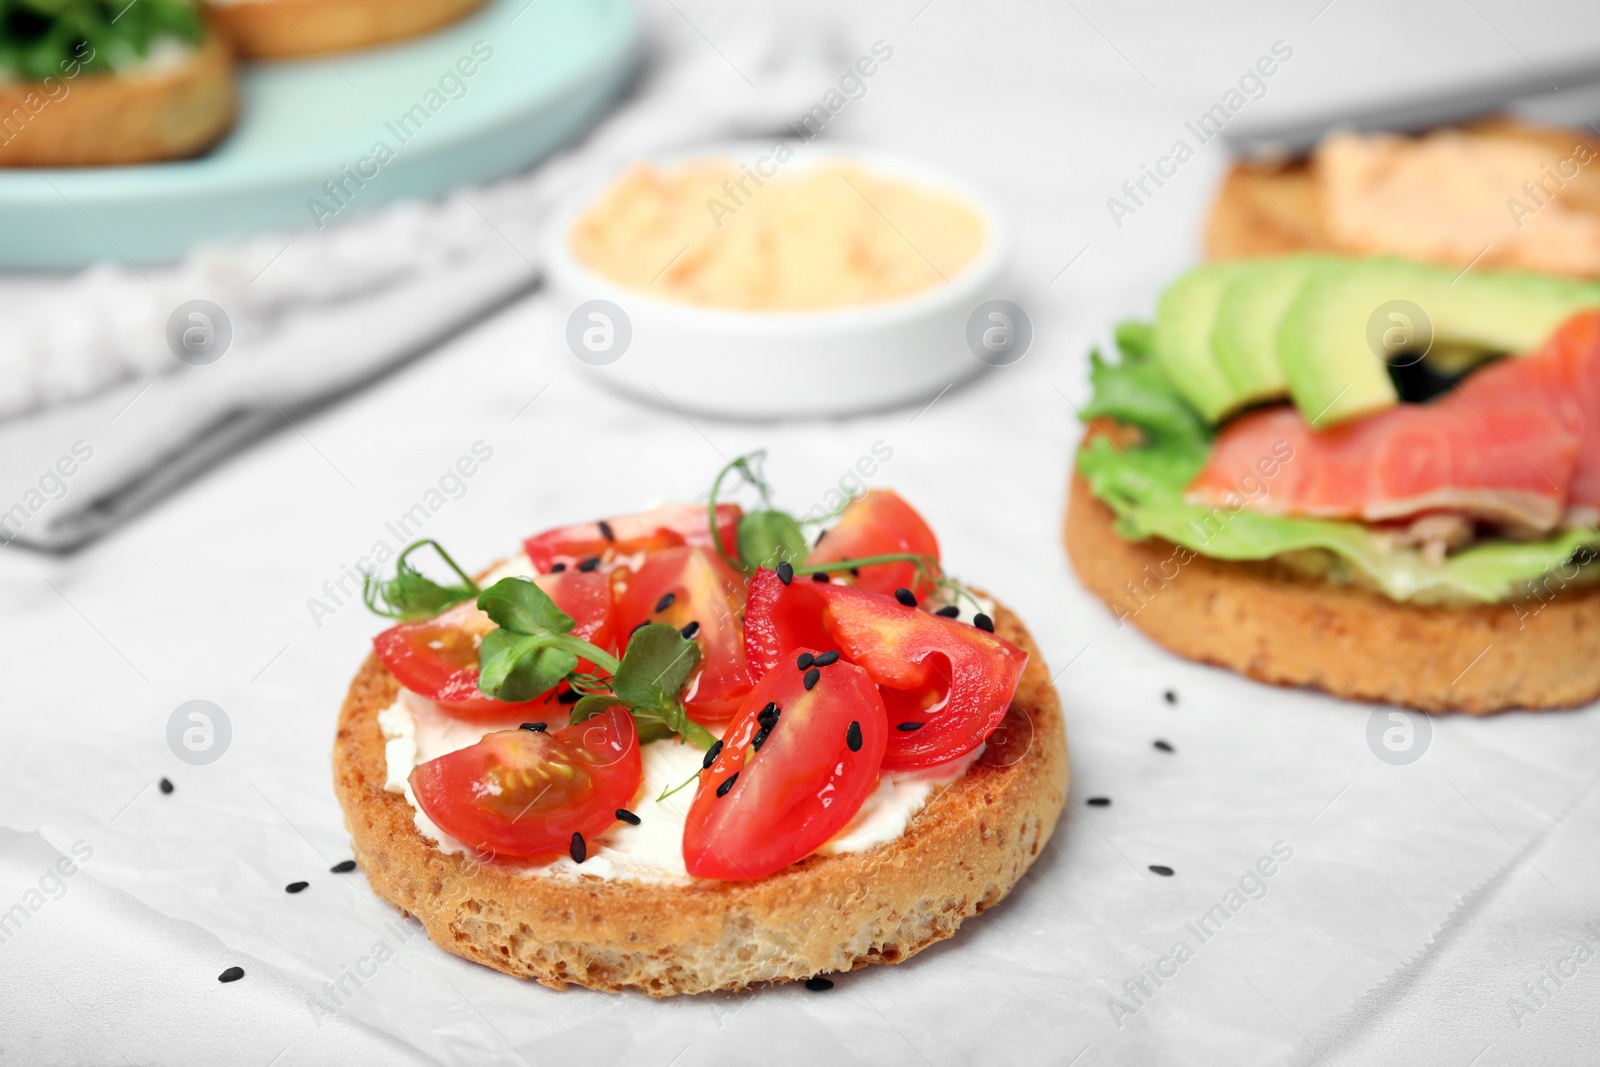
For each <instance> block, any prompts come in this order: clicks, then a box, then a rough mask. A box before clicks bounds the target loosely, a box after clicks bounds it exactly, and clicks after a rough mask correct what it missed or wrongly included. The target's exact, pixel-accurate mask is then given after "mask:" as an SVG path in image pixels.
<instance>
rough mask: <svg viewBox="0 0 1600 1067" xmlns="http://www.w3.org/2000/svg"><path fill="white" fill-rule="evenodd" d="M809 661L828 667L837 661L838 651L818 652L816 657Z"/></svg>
mask: <svg viewBox="0 0 1600 1067" xmlns="http://www.w3.org/2000/svg"><path fill="white" fill-rule="evenodd" d="M811 662H812V663H815V664H816V665H817V666H818V667H830V666H832V665H833V664H835V663H838V662H839V653H837V652H834V651H828V652H822V653H819V654H818V655H817V658H816V659H814V660H812V661H811Z"/></svg>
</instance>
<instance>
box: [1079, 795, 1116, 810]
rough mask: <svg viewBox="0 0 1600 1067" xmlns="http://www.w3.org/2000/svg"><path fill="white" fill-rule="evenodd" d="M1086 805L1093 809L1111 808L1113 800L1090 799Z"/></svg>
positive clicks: (1102, 798)
mask: <svg viewBox="0 0 1600 1067" xmlns="http://www.w3.org/2000/svg"><path fill="white" fill-rule="evenodd" d="M1085 803H1087V804H1088V805H1089V806H1090V807H1091V808H1109V807H1110V806H1111V798H1110V797H1090V798H1089V799H1088V800H1087V801H1086V802H1085Z"/></svg>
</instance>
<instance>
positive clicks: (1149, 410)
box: [1078, 323, 1600, 603]
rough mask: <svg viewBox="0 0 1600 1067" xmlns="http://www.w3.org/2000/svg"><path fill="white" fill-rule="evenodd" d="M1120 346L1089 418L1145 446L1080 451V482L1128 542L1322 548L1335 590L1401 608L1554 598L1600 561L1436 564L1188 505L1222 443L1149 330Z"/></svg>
mask: <svg viewBox="0 0 1600 1067" xmlns="http://www.w3.org/2000/svg"><path fill="white" fill-rule="evenodd" d="M1117 347H1118V349H1119V350H1120V352H1121V360H1120V362H1118V363H1111V362H1108V361H1107V360H1105V359H1104V358H1102V357H1101V355H1100V354H1099V353H1098V352H1095V353H1092V354H1091V356H1090V372H1089V373H1090V381H1091V383H1092V385H1093V386H1094V396H1093V398H1092V399H1091V400H1090V402H1089V404H1088V405H1087V406H1086V407H1085V408H1084V412H1083V414H1084V417H1085V418H1086V419H1097V418H1104V419H1114V420H1116V421H1117V422H1120V423H1123V424H1125V425H1128V426H1133V427H1137V428H1138V429H1139V430H1140V431H1141V433H1142V440H1141V441H1140V442H1139V443H1138V444H1125V445H1118V444H1115V443H1113V442H1112V441H1111V440H1110V439H1108V438H1105V437H1096V438H1094V439H1093V440H1090V441H1088V442H1087V443H1086V444H1085V445H1084V447H1083V448H1081V449H1080V450H1079V452H1078V472H1079V473H1080V474H1082V475H1083V477H1084V480H1085V481H1086V482H1087V483H1088V485H1089V488H1090V490H1091V491H1092V492H1093V493H1094V495H1095V496H1096V497H1098V498H1099V499H1100V500H1101V501H1103V502H1104V503H1105V504H1106V505H1107V506H1108V507H1110V508H1111V510H1112V511H1113V512H1114V513H1115V514H1116V516H1117V532H1118V533H1119V534H1121V535H1122V536H1123V537H1125V538H1127V539H1128V540H1130V541H1142V540H1146V539H1148V538H1151V537H1159V538H1161V539H1163V540H1166V541H1170V542H1172V543H1173V544H1177V545H1182V546H1183V547H1184V548H1187V549H1190V550H1191V551H1194V552H1196V553H1198V554H1200V555H1203V556H1209V557H1211V558H1212V559H1224V560H1264V559H1271V558H1273V557H1275V556H1283V555H1285V554H1288V553H1301V552H1307V551H1310V550H1320V552H1321V553H1326V564H1327V576H1328V577H1329V578H1330V579H1331V580H1335V581H1341V580H1365V581H1366V582H1367V583H1369V584H1371V585H1373V586H1375V587H1376V588H1378V589H1379V590H1381V591H1382V592H1383V593H1384V594H1385V595H1387V596H1389V597H1391V598H1393V599H1395V600H1420V601H1430V602H1461V601H1468V602H1480V603H1494V602H1498V601H1503V600H1511V599H1515V598H1518V597H1527V596H1542V595H1543V591H1544V590H1547V589H1549V588H1552V587H1554V588H1557V589H1559V588H1560V587H1563V586H1565V585H1566V584H1567V583H1568V582H1570V581H1571V580H1572V579H1573V577H1574V576H1575V574H1576V571H1577V568H1578V565H1580V564H1587V563H1590V562H1592V561H1593V560H1594V559H1595V549H1596V548H1597V547H1600V532H1597V531H1595V530H1593V529H1580V530H1567V531H1562V532H1561V533H1559V534H1557V535H1555V536H1553V537H1550V538H1548V539H1546V540H1543V541H1537V542H1529V543H1523V542H1513V541H1489V542H1484V543H1482V544H1478V545H1475V546H1473V547H1471V548H1468V549H1466V550H1464V551H1462V552H1458V553H1456V554H1454V555H1452V556H1450V557H1449V558H1448V559H1446V560H1445V562H1444V563H1442V564H1436V563H1431V562H1429V561H1428V560H1427V559H1426V558H1424V557H1423V555H1422V553H1421V552H1419V551H1417V550H1416V549H1411V548H1390V547H1387V546H1386V545H1385V544H1384V543H1383V540H1382V539H1381V538H1380V537H1379V536H1378V535H1376V534H1375V533H1374V532H1373V531H1372V530H1370V529H1369V528H1368V527H1366V526H1364V525H1362V524H1360V523H1356V522H1339V521H1334V520H1328V519H1301V518H1285V517H1281V516H1275V515H1263V514H1257V513H1255V512H1252V511H1249V510H1247V509H1245V508H1243V507H1240V508H1239V509H1237V510H1235V509H1232V508H1229V507H1227V506H1218V507H1210V508H1208V507H1201V506H1199V505H1195V504H1186V503H1184V501H1183V491H1184V488H1185V487H1186V486H1188V484H1189V483H1190V482H1191V481H1193V480H1194V478H1195V476H1196V475H1198V474H1199V473H1200V471H1201V469H1202V468H1203V467H1204V466H1205V463H1206V459H1207V457H1208V456H1209V455H1210V452H1211V441H1212V435H1211V433H1210V431H1209V430H1208V429H1207V428H1206V426H1205V424H1204V423H1203V422H1202V421H1201V419H1200V417H1199V415H1198V414H1196V413H1195V412H1194V411H1193V410H1192V409H1190V408H1189V407H1188V405H1187V404H1186V402H1185V401H1184V400H1183V399H1182V398H1181V397H1180V396H1179V394H1178V392H1177V391H1176V390H1175V389H1173V387H1172V385H1171V383H1170V382H1168V381H1167V379H1166V377H1165V375H1164V374H1163V373H1162V371H1161V369H1160V367H1159V366H1157V364H1156V362H1155V359H1154V356H1153V355H1152V353H1151V350H1150V346H1149V327H1148V326H1145V325H1143V324H1139V323H1130V324H1125V325H1123V326H1121V327H1119V328H1118V330H1117ZM1242 503H1243V501H1242V500H1241V504H1242Z"/></svg>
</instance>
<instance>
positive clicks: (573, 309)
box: [545, 141, 1008, 419]
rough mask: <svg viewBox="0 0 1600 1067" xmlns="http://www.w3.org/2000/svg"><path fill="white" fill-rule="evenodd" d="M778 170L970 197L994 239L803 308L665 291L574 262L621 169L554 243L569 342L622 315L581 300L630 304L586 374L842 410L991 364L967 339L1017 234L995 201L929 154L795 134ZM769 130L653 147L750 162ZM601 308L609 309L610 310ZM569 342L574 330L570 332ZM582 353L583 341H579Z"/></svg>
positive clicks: (748, 400) (802, 409) (941, 383)
mask: <svg viewBox="0 0 1600 1067" xmlns="http://www.w3.org/2000/svg"><path fill="white" fill-rule="evenodd" d="M793 147H794V149H795V154H794V156H793V158H791V159H789V160H788V161H787V162H785V163H784V164H782V169H781V171H780V173H781V174H784V175H793V174H800V173H804V171H805V170H807V169H811V168H815V167H817V166H820V165H822V164H826V163H830V162H835V161H841V160H843V161H849V162H853V163H856V164H858V165H859V166H860V167H862V169H864V170H867V171H869V172H871V173H873V174H876V175H881V176H886V177H900V178H904V179H906V180H907V181H909V182H911V183H913V184H916V185H920V186H923V187H926V188H933V189H939V190H941V191H944V192H946V193H949V194H951V195H953V196H954V197H956V198H957V199H959V200H961V201H962V202H964V203H965V204H967V205H968V206H970V207H971V208H972V209H973V210H974V211H976V212H977V213H978V214H979V215H980V216H981V217H982V218H983V220H984V222H985V223H986V226H987V232H988V243H987V244H986V246H985V247H984V249H983V251H982V252H981V253H980V254H979V256H978V258H977V259H976V260H975V261H974V262H972V263H971V264H969V265H968V266H967V267H966V268H965V269H964V270H963V271H962V272H961V273H960V274H957V275H955V276H954V277H952V278H950V279H949V281H947V282H945V283H943V284H941V285H939V286H937V287H936V288H933V289H929V290H925V291H923V292H920V293H916V294H914V295H912V296H909V297H905V298H901V299H897V300H892V301H887V302H884V303H881V304H871V305H867V306H860V307H850V308H841V309H838V310H824V311H800V312H787V311H780V312H762V311H735V310H723V309H719V308H708V307H703V306H699V305H695V304H688V303H684V302H681V301H676V300H669V299H664V298H661V297H657V296H652V295H650V294H647V293H642V292H640V291H638V290H636V289H630V288H627V287H625V286H622V285H619V284H617V283H616V282H613V281H611V280H609V279H607V278H604V277H602V276H601V275H599V274H597V273H595V272H594V271H592V270H590V269H589V268H588V267H586V266H584V265H583V264H581V263H579V262H578V261H577V259H576V258H574V256H573V254H572V249H571V245H570V242H569V240H568V234H569V232H570V230H571V227H572V223H573V221H574V220H575V219H576V218H577V216H578V215H579V214H580V213H581V212H582V211H583V209H584V208H585V207H587V206H588V205H589V203H591V202H592V201H593V200H594V198H595V197H596V196H598V195H599V193H600V192H601V191H602V190H603V189H605V188H606V187H607V186H608V185H609V184H610V183H611V181H613V180H615V178H616V177H617V175H615V174H611V175H607V176H606V179H605V180H604V181H601V182H597V183H596V184H595V185H594V186H593V187H591V188H587V189H585V190H584V193H583V195H582V196H579V197H574V198H572V199H571V200H570V201H569V202H568V203H567V204H565V205H564V206H563V208H562V209H561V210H559V211H557V212H556V214H555V215H554V216H553V218H552V222H551V225H550V227H549V230H548V232H547V235H546V241H545V264H546V267H547V273H548V275H549V278H550V282H551V285H552V288H553V289H554V292H555V297H556V300H557V302H558V306H559V307H560V309H561V322H562V323H563V324H564V325H565V326H566V327H567V334H566V336H563V337H560V338H556V339H554V340H555V342H556V344H557V345H558V349H559V350H561V351H565V350H566V349H567V348H568V347H569V339H575V338H577V337H580V336H581V335H582V331H583V330H584V329H585V327H586V326H588V327H590V328H594V329H596V330H597V331H598V332H596V333H594V334H592V335H591V337H592V339H593V342H594V344H595V345H596V346H597V347H601V348H604V347H605V343H606V341H607V336H608V331H609V333H610V338H611V344H613V345H614V344H615V337H616V334H617V331H618V330H619V329H620V327H618V326H617V324H615V323H610V324H608V323H607V322H604V321H602V320H599V319H592V318H589V317H588V313H587V312H580V307H581V305H584V304H585V303H587V302H589V301H592V300H604V301H609V302H611V303H612V304H614V305H616V306H617V307H619V308H621V309H622V310H623V312H624V314H625V315H626V316H627V327H628V328H629V329H630V330H631V337H630V339H629V341H628V344H627V347H626V349H625V350H624V351H623V352H622V354H621V355H620V356H616V357H615V360H614V362H607V363H604V364H600V365H596V364H594V363H591V362H590V360H591V359H595V360H598V359H604V358H607V353H605V352H601V353H599V354H596V355H589V356H584V357H582V358H584V361H585V364H586V365H587V369H588V372H589V373H591V374H593V375H594V376H596V377H597V378H598V379H599V380H601V381H603V382H605V383H606V384H607V385H608V386H610V387H612V388H615V389H617V390H619V391H621V392H625V393H628V394H631V395H633V396H635V397H638V398H641V399H643V400H646V401H648V402H650V403H653V404H656V405H662V404H663V403H666V404H670V405H672V406H675V407H678V408H680V409H684V410H693V411H698V412H704V413H710V414H715V415H722V416H730V417H746V418H762V419H765V418H775V417H776V418H782V417H806V416H819V415H840V414H845V413H849V412H855V411H865V410H871V409H875V408H886V407H892V406H894V405H898V404H905V403H909V402H912V401H915V400H919V399H922V398H927V397H932V396H934V395H935V394H937V393H938V392H939V391H940V390H942V389H944V388H945V387H946V386H948V385H950V384H952V383H953V382H956V381H959V380H961V379H963V378H966V377H968V376H969V375H972V374H975V373H977V372H978V371H980V370H982V369H983V368H984V363H983V362H982V361H980V360H979V359H978V358H977V357H976V356H975V355H974V354H973V352H972V349H971V348H970V347H969V345H968V343H967V323H968V319H969V318H971V317H972V314H973V312H974V311H975V309H976V308H977V307H978V305H980V304H982V303H983V302H985V301H987V300H990V299H994V298H996V297H998V296H999V295H1000V292H999V289H1000V286H1001V282H1002V267H1003V265H1004V263H1005V260H1006V256H1007V252H1008V234H1007V232H1006V228H1005V225H1004V223H1003V220H1002V219H1001V217H1000V214H999V212H998V211H996V210H995V207H994V205H993V203H992V202H991V201H990V200H989V199H988V198H987V197H985V196H984V195H983V194H981V193H979V192H978V191H977V190H975V189H973V188H972V187H970V186H968V185H965V184H963V183H961V182H958V181H956V180H955V179H952V178H949V177H947V176H945V175H942V174H938V173H936V172H934V171H932V170H930V169H928V168H927V167H924V166H921V165H920V164H915V163H911V162H908V161H905V160H901V159H895V158H893V157H889V156H885V155H883V154H881V153H877V152H868V151H860V150H856V149H850V148H845V147H838V146H831V145H821V144H817V143H814V142H813V143H810V144H798V145H794V146H793ZM772 150H773V142H771V141H763V142H755V141H747V142H734V143H724V144H714V145H707V146H703V147H699V148H696V149H694V150H693V151H685V152H681V153H676V154H674V155H671V156H662V157H657V158H655V159H654V162H656V163H657V164H658V165H661V166H671V165H672V164H674V163H677V162H682V161H685V160H689V159H697V158H708V157H709V158H732V159H734V160H736V161H745V162H753V161H754V160H755V159H757V158H759V157H760V156H763V155H766V154H769V153H771V152H772ZM601 313H602V314H603V313H604V309H601ZM570 343H572V344H576V343H577V342H575V341H572V342H570ZM574 351H575V352H576V351H577V349H576V348H574Z"/></svg>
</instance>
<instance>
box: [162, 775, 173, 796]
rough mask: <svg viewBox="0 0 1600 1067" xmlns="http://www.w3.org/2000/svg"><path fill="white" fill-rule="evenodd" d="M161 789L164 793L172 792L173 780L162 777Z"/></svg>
mask: <svg viewBox="0 0 1600 1067" xmlns="http://www.w3.org/2000/svg"><path fill="white" fill-rule="evenodd" d="M161 791H162V792H163V793H170V792H172V782H171V780H170V779H167V778H163V779H161Z"/></svg>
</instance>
